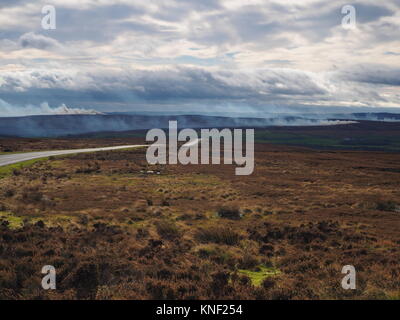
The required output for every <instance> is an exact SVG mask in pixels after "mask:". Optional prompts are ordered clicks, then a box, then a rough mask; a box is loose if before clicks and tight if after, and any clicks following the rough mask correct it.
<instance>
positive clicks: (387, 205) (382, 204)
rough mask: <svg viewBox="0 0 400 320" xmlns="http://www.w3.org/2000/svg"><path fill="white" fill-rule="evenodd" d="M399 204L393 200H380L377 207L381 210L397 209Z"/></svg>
mask: <svg viewBox="0 0 400 320" xmlns="http://www.w3.org/2000/svg"><path fill="white" fill-rule="evenodd" d="M398 208H399V206H398V205H397V204H396V203H395V202H393V201H379V202H377V203H376V209H377V210H380V211H396V210H398Z"/></svg>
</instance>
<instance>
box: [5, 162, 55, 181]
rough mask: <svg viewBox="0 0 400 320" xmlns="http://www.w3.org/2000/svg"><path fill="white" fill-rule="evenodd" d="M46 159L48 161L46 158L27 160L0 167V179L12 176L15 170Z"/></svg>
mask: <svg viewBox="0 0 400 320" xmlns="http://www.w3.org/2000/svg"><path fill="white" fill-rule="evenodd" d="M47 159H48V157H45V158H38V159H32V160H27V161H22V162H18V163H13V164H9V165H6V166H2V167H0V179H2V178H4V177H7V176H10V175H12V174H13V173H14V172H15V171H17V170H20V169H22V168H25V167H29V166H31V165H33V164H35V163H36V162H40V161H45V160H47Z"/></svg>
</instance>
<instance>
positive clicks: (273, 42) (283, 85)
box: [0, 0, 400, 116]
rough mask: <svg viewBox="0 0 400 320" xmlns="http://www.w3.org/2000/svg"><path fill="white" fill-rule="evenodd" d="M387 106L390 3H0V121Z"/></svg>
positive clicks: (396, 45)
mask: <svg viewBox="0 0 400 320" xmlns="http://www.w3.org/2000/svg"><path fill="white" fill-rule="evenodd" d="M46 5H52V6H54V8H55V9H56V20H55V21H56V29H51V30H45V29H43V27H42V19H43V17H45V16H46V14H43V13H42V8H43V7H44V6H46ZM345 5H352V6H353V7H354V8H355V18H356V20H355V21H356V23H355V25H354V27H353V28H346V27H344V26H343V25H342V19H343V18H344V17H345V16H346V13H345V14H343V13H342V7H343V6H345ZM399 107H400V0H385V1H371V0H358V1H352V2H348V1H336V0H332V1H327V0H325V1H320V0H302V1H296V0H286V1H277V0H269V1H267V0H215V1H212V0H201V1H200V0H185V1H183V0H168V1H166V0H147V1H141V0H140V1H138V0H68V1H65V0H53V1H52V0H45V1H42V0H35V1H29V0H28V1H23V0H1V2H0V116H11V115H28V114H47V113H95V112H139V111H152V112H153V111H154V112H156V111H158V112H160V111H161V112H166V111H168V112H173V111H179V112H187V113H201V112H213V111H215V112H220V113H226V114H228V115H229V114H232V113H235V112H249V113H251V112H266V113H274V112H276V113H292V112H303V111H305V110H308V111H309V110H311V111H312V112H321V113H326V112H329V111H330V110H342V111H343V110H346V111H347V110H349V112H350V111H351V112H353V111H357V110H367V109H368V108H374V109H373V110H377V111H380V110H388V109H387V108H399ZM366 108H367V109H366ZM394 110H396V109H394ZM397 110H399V112H400V108H399V109H397Z"/></svg>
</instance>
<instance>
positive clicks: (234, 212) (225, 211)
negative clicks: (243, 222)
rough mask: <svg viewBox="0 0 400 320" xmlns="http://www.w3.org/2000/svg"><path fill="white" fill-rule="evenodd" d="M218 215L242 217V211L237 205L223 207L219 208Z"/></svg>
mask: <svg viewBox="0 0 400 320" xmlns="http://www.w3.org/2000/svg"><path fill="white" fill-rule="evenodd" d="M218 215H219V216H220V217H221V218H227V219H240V217H241V215H240V211H239V208H237V207H221V208H219V209H218Z"/></svg>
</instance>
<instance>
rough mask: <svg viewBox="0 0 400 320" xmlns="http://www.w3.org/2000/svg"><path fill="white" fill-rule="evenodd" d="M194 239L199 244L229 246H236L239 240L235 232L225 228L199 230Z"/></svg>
mask: <svg viewBox="0 0 400 320" xmlns="http://www.w3.org/2000/svg"><path fill="white" fill-rule="evenodd" d="M196 238H197V240H199V241H201V242H214V243H220V244H227V245H231V246H232V245H236V244H238V243H239V240H240V236H239V234H238V233H237V232H235V231H234V230H232V229H231V228H225V227H213V228H209V229H201V230H199V231H198V232H197V234H196Z"/></svg>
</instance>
